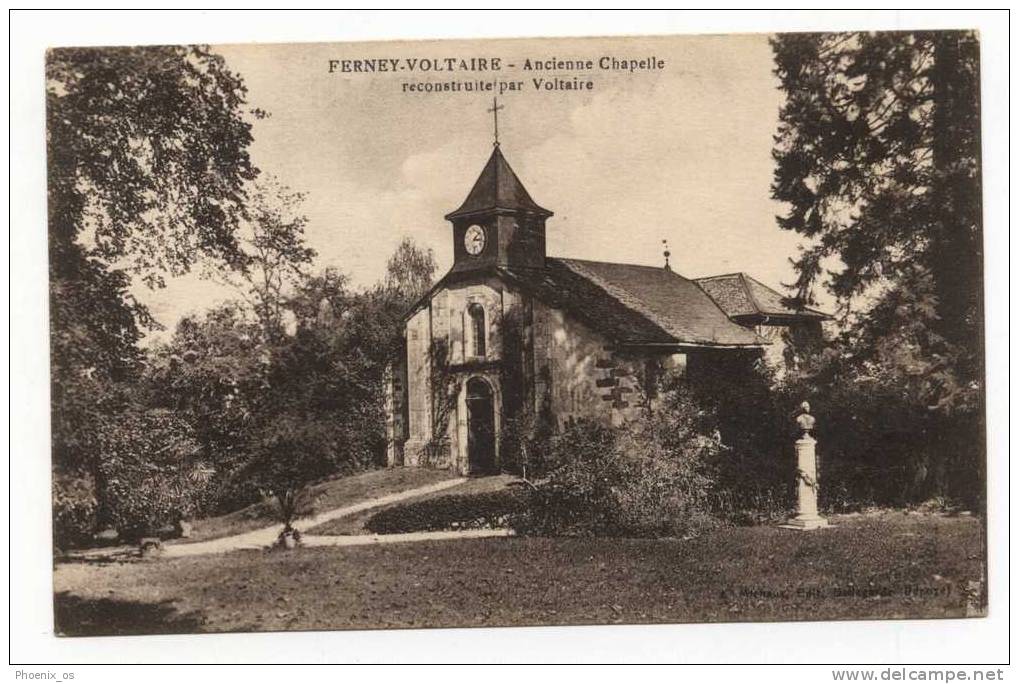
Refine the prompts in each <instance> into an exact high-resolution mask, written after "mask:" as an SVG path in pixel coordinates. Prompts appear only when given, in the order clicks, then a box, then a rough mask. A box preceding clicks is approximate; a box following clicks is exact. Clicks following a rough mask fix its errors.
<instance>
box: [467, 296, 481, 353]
mask: <svg viewBox="0 0 1019 684" xmlns="http://www.w3.org/2000/svg"><path fill="white" fill-rule="evenodd" d="M467 315H468V316H470V319H471V342H472V343H473V345H474V346H473V349H472V352H473V356H484V355H485V307H483V306H481V305H480V304H471V305H470V306H469V307H467Z"/></svg>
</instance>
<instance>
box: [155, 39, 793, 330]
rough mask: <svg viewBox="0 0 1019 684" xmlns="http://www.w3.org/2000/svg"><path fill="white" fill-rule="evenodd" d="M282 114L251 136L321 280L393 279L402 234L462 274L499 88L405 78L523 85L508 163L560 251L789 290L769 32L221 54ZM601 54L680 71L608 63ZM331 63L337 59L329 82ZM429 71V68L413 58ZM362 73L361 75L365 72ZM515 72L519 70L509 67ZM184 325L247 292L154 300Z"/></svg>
mask: <svg viewBox="0 0 1019 684" xmlns="http://www.w3.org/2000/svg"><path fill="white" fill-rule="evenodd" d="M214 50H215V51H216V52H217V53H219V54H220V55H222V56H223V57H224V58H225V59H226V62H227V64H228V66H229V67H230V68H231V69H232V70H233V71H234V72H235V73H237V74H238V75H240V76H241V77H242V78H243V79H244V81H245V84H246V86H247V88H248V104H249V106H251V107H258V108H261V109H263V110H266V111H268V112H269V113H270V114H271V116H270V117H269V118H267V119H264V120H259V121H255V122H254V124H253V130H252V133H253V137H254V142H253V143H252V145H251V148H250V152H251V156H252V159H253V161H254V163H255V165H256V166H258V167H259V168H260V169H261V170H262V171H263V173H270V174H273V175H275V176H277V177H278V178H279V179H280V181H281V182H282V183H284V184H286V185H288V186H290V187H291V188H293V189H294V190H299V191H302V192H305V193H307V200H306V203H305V207H304V210H305V213H306V215H307V217H308V219H309V223H308V226H307V229H306V237H307V241H308V243H309V245H310V246H311V247H313V248H314V249H315V250H317V252H318V257H317V259H316V262H315V268H325V267H335V268H337V269H339V270H340V271H342V272H344V273H347V274H348V275H349V276H350V277H351V279H352V282H353V283H354V284H355V285H358V286H366V285H369V284H371V283H373V282H375V281H377V280H379V279H380V278H381V277H382V276H383V274H384V271H385V263H386V260H387V259H388V257H389V255H390V254H391V253H392V252H393V250H394V249H395V248H396V246H397V244H399V242H400V241H401V240H402V239H403V238H404V237H411V238H413V239H414V240H415V241H416V242H417V243H418V244H419V245H422V246H424V247H430V248H432V249H433V250H434V252H435V255H436V258H437V261H438V264H439V275H441V274H442V273H444V272H445V271H446V270H447V269H448V268H449V267H450V265H451V263H452V232H451V229H450V225H449V224H448V223H447V222H446V221H444V220H443V215H444V214H445V213H447V212H449V211H452V210H453V209H455V208H456V207H457V206H458V205H459V204H460V203H461V202H462V201H463V199H464V197H465V196H466V195H467V192H468V191H469V190H470V188H471V186H472V184H473V182H474V180H475V179H476V178H477V176H478V174H479V173H480V171H481V169H482V167H483V166H484V163H485V161H486V160H487V158H488V156H489V154H490V153H491V149H492V137H493V132H492V124H493V122H492V115H491V114H490V113H489V112H488V111H487V109H488V108H489V107H491V99H492V94H491V93H480V92H471V93H467V92H453V93H413V92H405V91H404V87H403V84H404V83H411V82H414V83H425V82H432V83H436V82H461V83H463V82H467V81H471V82H474V81H477V80H485V81H491V80H496V81H502V82H514V83H516V82H519V83H521V84H522V86H521V87H520V89H519V90H515V91H510V92H505V93H503V95H502V96H501V97H500V104H501V105H503V106H504V107H505V108H504V109H502V110H500V112H499V117H500V118H499V137H500V141H501V147H502V151H503V153H504V155H505V156H506V158H507V159H508V161H509V163H510V165H511V166H512V167H513V168H514V170H515V171H516V173H517V175H518V176H519V177H520V179H521V180H522V182H523V184H524V186H525V187H526V188H527V189H528V191H529V192H530V194H531V196H532V197H533V198H534V199H535V201H537V202H538V203H539V204H540V205H542V206H544V207H546V208H547V209H550V210H552V211H553V212H555V215H554V216H553V217H552V218H551V219H550V220H549V221H548V253H549V254H550V255H552V256H567V257H575V258H582V259H593V260H602V261H618V262H626V263H634V264H661V263H663V257H662V240H663V239H667V240H668V241H669V245H670V249H671V251H672V255H673V256H672V259H671V261H672V266H673V268H674V270H676V271H678V272H679V273H681V274H683V275H685V276H687V277H698V276H704V275H711V274H717V273H729V272H733V271H746V272H748V273H750V274H752V275H753V276H754V277H756V278H758V279H759V280H761V281H763V282H765V283H767V284H769V285H771V286H773V287H778V286H780V285H781V284H782V283H786V282H790V281H791V280H792V279H793V273H792V269H791V266H790V265H789V258H790V257H791V256H794V255H795V253H796V246H797V244H798V242H799V241H800V239H799V238H798V236H796V235H794V234H791V233H788V232H786V231H782V230H780V229H779V228H778V226H777V224H776V221H775V216H776V215H778V214H781V213H783V207H782V205H781V204H779V203H776V202H775V201H773V200H772V199H771V198H770V191H769V188H770V183H771V177H772V170H773V160H772V158H771V150H772V136H773V135H774V134H775V132H776V130H777V125H778V110H779V107H780V106H781V103H782V101H783V96H782V93H781V91H780V90H779V89H778V82H777V79H776V77H775V76H774V74H773V73H772V68H773V62H772V56H771V50H770V47H769V46H768V41H767V37H766V36H764V35H741V36H672V37H658V38H636V39H634V38H626V39H622V38H615V39H605V38H588V39H575V38H570V39H521V40H486V41H471V42H466V41H431V42H376V43H334V44H280V45H264V44H263V45H254V44H252V45H232V46H218V47H216V48H214ZM447 57H452V58H455V59H456V60H461V59H470V58H485V59H489V60H491V59H492V58H498V59H500V60H501V67H502V68H501V70H500V71H498V72H490V71H488V72H469V71H460V70H457V71H453V72H443V73H437V72H429V73H422V72H420V71H418V70H414V71H413V72H411V71H407V70H405V71H398V72H396V73H343V72H342V68H341V66H340V65H341V64H342V60H362V61H363V60H370V59H395V60H398V63H399V64H403V65H408V64H409V62H408V60H422V59H429V58H436V59H445V58H447ZM602 57H607V58H610V59H612V58H614V59H616V60H624V61H626V60H637V61H639V60H644V61H645V63H646V64H648V63H652V62H653V63H655V64H659V63H662V62H663V63H664V64H663V65H662V67H661V68H658V69H643V70H642V69H637V70H634V71H627V70H603V69H600V68H598V66H597V64H598V60H599V59H601V58H602ZM554 59H560V60H589V59H590V60H594V61H595V68H594V69H591V70H580V71H576V70H574V71H552V72H549V71H533V70H532V71H527V70H524V69H523V66H524V60H531V61H532V62H534V61H541V62H547V61H548V60H554ZM330 60H335V62H334V71H333V73H330V71H329V67H330ZM417 63H418V64H420V62H417ZM350 64H352V63H350ZM509 65H512V67H511V66H509ZM574 76H578V77H580V79H581V80H582V81H590V82H592V83H593V88H592V89H591V90H579V91H578V90H554V91H548V90H536V89H535V88H534V86H533V83H532V79H533V78H546V79H547V78H550V77H552V78H556V77H566V78H569V79H572V78H573V77H574ZM138 294H139V296H140V298H141V299H142V300H143V301H144V302H146V303H147V304H149V306H150V308H151V309H152V311H153V313H154V315H155V316H156V318H157V320H159V321H160V322H161V323H162V324H163V325H165V326H167V327H168V328H172V326H173V325H174V324H175V323H176V321H177V320H178V319H179V318H180V317H181V316H182V315H185V314H187V313H189V312H194V311H200V310H202V309H204V308H206V307H208V306H210V305H211V304H213V303H215V302H216V301H219V300H222V299H224V298H227V297H230V296H232V293H231V292H230V291H228V290H225V289H224V288H223V287H222V286H220V285H217V284H215V283H213V282H210V281H206V280H201V279H200V278H199V277H198V276H197V275H189V276H186V277H183V278H177V279H173V280H171V281H170V282H169V283H168V285H167V287H166V288H165V289H163V290H159V291H142V292H139V293H138Z"/></svg>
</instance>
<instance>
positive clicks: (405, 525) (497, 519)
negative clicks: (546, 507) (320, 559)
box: [365, 489, 527, 534]
mask: <svg viewBox="0 0 1019 684" xmlns="http://www.w3.org/2000/svg"><path fill="white" fill-rule="evenodd" d="M526 509H527V493H526V492H524V491H521V490H519V489H504V490H500V491H496V492H484V493H480V494H451V495H447V496H440V497H436V498H433V499H425V500H423V501H416V502H412V503H407V504H402V505H399V506H392V507H390V508H384V509H382V510H381V511H379V512H378V513H376V514H375V515H373V516H372V517H371V518H369V519H368V521H367V522H366V523H365V527H366V528H367V529H368V531H370V532H373V533H375V534H397V533H401V532H429V531H434V530H465V529H484V528H499V527H508V526H509V524H510V520H511V519H512V518H513V517H515V516H518V515H520V514H522V513H524V512H525V511H526Z"/></svg>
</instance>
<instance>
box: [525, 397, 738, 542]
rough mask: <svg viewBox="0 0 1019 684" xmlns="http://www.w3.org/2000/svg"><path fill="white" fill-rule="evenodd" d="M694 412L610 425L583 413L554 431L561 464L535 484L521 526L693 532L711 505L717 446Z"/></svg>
mask: <svg viewBox="0 0 1019 684" xmlns="http://www.w3.org/2000/svg"><path fill="white" fill-rule="evenodd" d="M689 418H690V416H689V415H688V414H684V413H683V412H680V411H677V412H666V411H659V412H655V413H654V414H652V415H649V416H645V417H643V418H641V419H640V420H639V421H635V422H633V423H631V424H628V425H625V426H623V427H619V428H611V427H607V426H604V425H602V424H601V423H597V422H590V421H586V420H581V421H577V422H575V423H573V424H571V425H569V426H568V427H567V428H566V429H565V430H563V432H562V433H560V434H558V435H556V436H555V437H553V438H552V440H551V444H550V451H551V454H550V460H551V461H552V462H553V463H555V464H557V465H556V466H554V469H553V470H552V471H551V472H550V474H549V476H548V478H547V479H546V480H545V481H543V482H540V483H538V484H536V485H535V489H534V495H533V497H532V501H531V510H530V511H529V513H528V515H527V516H525V517H523V518H521V519H520V520H519V521H518V523H517V525H518V527H519V529H520V530H521V531H524V532H528V533H537V534H552V535H581V536H589V535H594V536H631V537H658V536H678V537H682V536H696V535H697V534H700V533H701V532H703V531H704V530H706V529H710V528H712V527H714V526H716V525H717V524H718V521H717V520H716V519H715V518H714V517H713V516H712V513H711V509H710V506H711V498H710V495H711V493H712V491H713V488H714V479H713V476H712V470H711V465H710V461H711V459H712V457H713V456H714V454H715V451H716V446H715V445H714V444H713V443H712V442H711V441H710V440H707V439H705V438H703V437H701V436H700V435H698V434H697V433H696V432H695V431H694V430H693V428H692V425H691V421H690V419H689Z"/></svg>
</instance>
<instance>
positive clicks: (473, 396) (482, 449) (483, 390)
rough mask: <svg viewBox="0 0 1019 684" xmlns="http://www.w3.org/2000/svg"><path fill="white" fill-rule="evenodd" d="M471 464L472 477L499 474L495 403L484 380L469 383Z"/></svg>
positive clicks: (468, 459) (478, 379)
mask: <svg viewBox="0 0 1019 684" xmlns="http://www.w3.org/2000/svg"><path fill="white" fill-rule="evenodd" d="M467 461H468V472H469V473H470V474H472V475H476V474H482V473H492V472H495V402H494V400H493V397H492V388H491V387H490V386H489V384H488V383H487V382H485V381H484V380H482V379H481V378H471V379H470V380H468V381H467Z"/></svg>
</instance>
